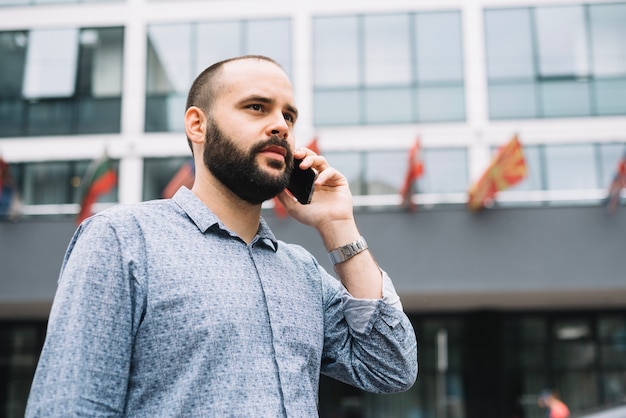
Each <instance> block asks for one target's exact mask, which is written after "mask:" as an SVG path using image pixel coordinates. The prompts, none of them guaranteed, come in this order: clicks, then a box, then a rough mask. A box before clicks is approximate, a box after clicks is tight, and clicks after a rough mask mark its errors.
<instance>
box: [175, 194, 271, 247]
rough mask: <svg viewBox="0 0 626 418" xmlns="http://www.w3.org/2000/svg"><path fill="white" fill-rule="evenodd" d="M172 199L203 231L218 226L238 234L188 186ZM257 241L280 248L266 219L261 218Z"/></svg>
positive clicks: (230, 232) (231, 233) (232, 233)
mask: <svg viewBox="0 0 626 418" xmlns="http://www.w3.org/2000/svg"><path fill="white" fill-rule="evenodd" d="M172 200H173V201H174V202H176V203H177V204H178V206H180V207H181V209H182V210H183V211H185V213H186V214H187V216H189V218H190V219H191V220H192V221H193V223H194V224H196V226H197V227H198V229H199V230H200V231H202V233H203V234H204V233H206V232H207V231H208V230H209V228H211V227H217V228H220V229H222V230H224V231H226V232H228V233H229V234H230V235H232V236H235V237H236V236H237V235H236V234H235V233H234V232H232V231H231V230H230V229H228V228H227V227H226V225H224V224H223V223H222V221H221V220H220V219H219V218H218V217H217V215H215V213H213V211H211V209H209V208H208V207H207V206H206V205H205V204H204V203H202V201H201V200H200V199H199V198H198V196H196V195H195V194H193V192H192V191H191V190H189V189H188V188H186V187H184V186H183V187H181V188H180V189H178V191H177V192H176V194H174V196H172ZM255 242H263V243H264V244H265V245H267V246H268V247H270V248H271V249H272V250H274V251H277V250H278V241H277V240H276V237H275V236H274V233H273V232H272V230H271V229H270V227H269V225H268V224H267V222H265V219H263V218H261V221H260V223H259V230H258V232H257V237H256V238H255V239H254V240H253V243H255Z"/></svg>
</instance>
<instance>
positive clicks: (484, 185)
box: [467, 135, 527, 211]
mask: <svg viewBox="0 0 626 418" xmlns="http://www.w3.org/2000/svg"><path fill="white" fill-rule="evenodd" d="M526 173H527V168H526V159H525V158H524V152H523V149H522V144H521V143H520V141H519V139H518V138H517V135H514V136H513V138H511V140H510V141H509V142H508V143H507V144H506V145H504V146H503V147H501V148H500V149H498V151H497V152H496V154H495V156H494V157H493V159H492V160H491V163H490V164H489V167H487V170H486V171H485V172H484V173H483V175H482V176H481V177H480V178H479V179H478V181H477V182H476V183H474V184H473V185H472V186H471V187H470V189H469V192H468V194H469V199H468V202H467V206H468V207H469V208H470V209H471V210H472V211H477V210H480V209H482V208H484V207H485V206H487V204H488V203H489V202H492V201H493V199H494V197H495V195H496V193H498V192H499V191H501V190H504V189H507V188H509V187H511V186H513V185H515V184H517V183H518V182H520V181H522V180H523V179H524V178H525V177H526Z"/></svg>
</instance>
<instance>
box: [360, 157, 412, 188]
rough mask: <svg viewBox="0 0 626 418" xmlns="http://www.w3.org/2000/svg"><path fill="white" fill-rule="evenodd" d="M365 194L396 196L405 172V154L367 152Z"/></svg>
mask: <svg viewBox="0 0 626 418" xmlns="http://www.w3.org/2000/svg"><path fill="white" fill-rule="evenodd" d="M365 158H366V163H365V164H366V172H365V178H366V182H367V194H397V193H399V191H400V187H401V186H402V181H403V179H404V174H405V171H406V152H404V151H387V152H369V153H367V155H366V157H365Z"/></svg>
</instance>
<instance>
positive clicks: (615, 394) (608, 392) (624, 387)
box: [602, 348, 626, 405]
mask: <svg viewBox="0 0 626 418" xmlns="http://www.w3.org/2000/svg"><path fill="white" fill-rule="evenodd" d="M623 353H624V350H623V348H622V354H623ZM625 362H626V358H624V359H623V360H622V362H621V363H620V364H617V366H618V367H620V368H621V367H623V364H624V363H625ZM602 389H603V391H604V402H605V403H607V404H615V405H617V404H619V403H622V402H624V393H626V372H623V371H618V372H606V373H604V374H603V377H602Z"/></svg>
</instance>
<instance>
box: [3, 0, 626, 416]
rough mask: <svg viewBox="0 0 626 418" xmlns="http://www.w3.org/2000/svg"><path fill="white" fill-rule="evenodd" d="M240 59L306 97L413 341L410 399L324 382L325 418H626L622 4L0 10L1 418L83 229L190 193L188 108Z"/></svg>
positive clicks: (324, 0)
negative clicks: (169, 194) (177, 184)
mask: <svg viewBox="0 0 626 418" xmlns="http://www.w3.org/2000/svg"><path fill="white" fill-rule="evenodd" d="M241 54H264V55H268V56H270V57H272V58H274V59H276V60H277V61H278V62H280V63H281V65H282V66H283V67H284V69H285V70H286V72H287V73H288V74H289V76H290V77H291V79H292V80H293V84H294V90H295V95H296V103H297V104H298V107H299V110H300V114H301V117H300V118H299V120H298V124H297V125H298V126H297V128H296V134H297V141H298V144H299V145H313V144H314V145H315V146H317V147H318V150H319V152H321V153H322V154H323V155H325V156H326V157H327V159H328V160H329V161H330V162H331V164H333V165H335V166H336V167H337V168H338V169H339V170H341V171H342V172H343V173H344V174H345V175H346V177H348V179H349V180H350V182H351V185H352V189H353V193H354V201H355V210H356V215H357V219H358V222H359V225H360V228H361V230H362V233H363V235H364V236H365V237H366V238H367V240H368V242H369V244H370V247H371V248H372V249H373V251H374V254H375V256H376V258H377V260H378V261H379V263H380V264H381V266H382V268H383V269H385V270H386V271H387V272H388V273H389V274H390V275H391V277H392V279H393V280H394V283H395V285H396V289H397V290H398V293H399V294H400V296H401V298H402V301H403V305H404V309H405V311H406V312H407V313H408V314H409V316H410V318H411V320H412V322H413V324H414V327H415V330H416V333H417V336H418V342H419V362H420V372H419V378H418V381H417V383H416V384H415V386H414V387H413V388H412V389H411V390H409V391H408V392H406V393H402V394H397V395H386V396H378V395H372V394H366V393H363V392H361V391H358V390H356V389H352V388H350V387H347V386H345V385H342V384H340V383H338V382H335V381H332V380H330V379H326V378H323V379H322V382H321V388H320V406H319V409H320V416H321V417H329V418H330V417H333V418H334V417H363V418H366V417H367V418H378V417H381V418H382V417H407V418H492V417H493V418H513V417H517V418H522V417H524V418H539V417H543V416H544V411H542V410H541V409H540V408H539V407H538V405H537V395H538V394H539V392H540V391H541V390H543V389H545V388H553V389H556V390H558V392H559V393H560V395H561V398H562V399H563V401H564V402H565V403H566V404H567V405H568V406H569V407H570V409H571V411H572V412H573V414H574V415H575V416H581V415H583V414H586V413H588V412H592V411H597V410H601V409H604V408H608V407H611V406H614V405H620V404H623V403H624V402H625V401H626V274H625V272H626V263H625V261H624V260H625V259H626V257H625V254H626V253H625V250H626V208H623V207H622V208H620V206H623V203H624V199H625V198H626V194H625V192H624V190H623V189H624V187H625V186H626V163H624V161H625V158H626V2H625V1H610V0H602V1H584V2H581V1H575V0H570V1H561V0H549V1H539V0H537V1H522V0H457V1H452V0H449V1H448V0H439V1H434V0H432V1H426V0H412V1H409V0H387V1H384V2H381V1H374V0H359V1H357V0H343V1H336V0H335V1H328V0H316V1H306V0H305V1H298V2H295V1H288V0H263V1H252V0H249V1H245V0H229V1H227V0H221V1H220V0H214V1H208V0H207V1H202V0H187V1H180V0H125V1H124V0H108V1H106V0H89V1H87V0H75V1H70V0H65V1H60V0H0V185H2V189H0V190H1V191H2V192H1V193H0V218H1V219H0V416H2V417H19V416H23V413H24V406H25V403H26V399H27V396H28V390H29V388H30V382H31V378H32V374H33V372H34V368H35V366H36V362H37V359H38V355H39V351H40V349H41V345H42V342H43V339H44V336H45V327H46V321H47V316H48V312H49V309H50V305H51V302H52V298H53V296H54V292H55V289H56V281H57V277H58V272H59V268H60V265H61V261H62V258H63V254H64V251H65V249H66V247H67V244H68V242H69V240H70V238H71V236H72V233H73V232H74V229H75V228H76V222H77V220H78V219H79V217H80V215H79V212H81V210H83V211H87V213H92V212H97V211H99V210H102V209H104V208H106V207H108V206H111V205H114V204H118V203H129V202H138V201H143V200H148V199H154V198H161V197H163V196H164V194H163V193H164V191H165V190H166V189H167V187H168V185H171V184H172V181H175V180H176V179H177V178H178V179H179V178H180V177H181V176H183V177H184V174H185V164H186V162H187V160H188V158H189V156H190V152H189V148H188V145H187V142H186V139H185V136H184V132H183V125H182V122H183V114H184V102H185V99H186V94H187V89H188V88H189V86H190V84H191V81H192V80H193V79H194V77H195V76H196V75H197V74H198V73H199V72H200V71H201V70H202V69H204V68H205V67H207V66H208V65H210V64H211V63H213V62H215V61H217V60H220V59H223V58H228V57H231V56H236V55H241ZM103 168H106V170H105V171H102V169H103ZM103 172H106V173H108V174H109V177H107V179H108V180H106V181H104V183H102V181H103V178H104V177H103V176H102V173H103ZM99 182H100V183H99ZM97 184H101V185H102V184H104V185H105V186H106V187H104V188H101V189H100V191H99V192H98V191H97V187H95V185H97ZM90 192H91V195H90V196H91V197H90V198H89V197H88V198H85V196H89V193H90ZM407 199H408V200H407ZM263 215H264V217H265V218H266V220H267V221H268V222H269V223H270V225H271V226H272V228H273V230H274V232H275V233H276V235H277V236H278V237H279V238H280V239H282V240H285V241H291V242H296V243H300V244H303V245H305V246H306V247H307V248H308V249H310V250H311V251H312V252H313V254H314V255H316V256H317V257H318V259H319V261H320V262H321V263H322V264H323V265H324V266H325V267H327V268H328V269H329V270H332V268H331V266H330V263H329V262H328V258H327V256H326V254H325V251H324V249H323V247H322V245H321V241H320V239H319V238H318V237H317V235H316V233H315V232H314V231H310V230H309V229H307V228H305V227H303V226H301V225H299V224H297V223H295V222H294V221H292V220H290V219H288V218H285V217H283V216H282V215H281V213H280V211H278V210H277V208H275V207H273V205H272V202H268V203H267V204H266V205H265V206H264V212H263Z"/></svg>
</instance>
